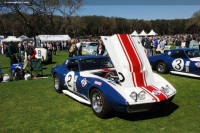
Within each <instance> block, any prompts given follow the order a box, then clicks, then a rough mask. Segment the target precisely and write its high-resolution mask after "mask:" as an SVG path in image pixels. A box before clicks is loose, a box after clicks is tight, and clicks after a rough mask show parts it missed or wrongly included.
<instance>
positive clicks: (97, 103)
mask: <svg viewBox="0 0 200 133" xmlns="http://www.w3.org/2000/svg"><path fill="white" fill-rule="evenodd" d="M92 108H93V109H94V110H95V112H97V113H100V112H101V111H102V108H103V99H102V97H101V95H99V93H94V94H93V96H92Z"/></svg>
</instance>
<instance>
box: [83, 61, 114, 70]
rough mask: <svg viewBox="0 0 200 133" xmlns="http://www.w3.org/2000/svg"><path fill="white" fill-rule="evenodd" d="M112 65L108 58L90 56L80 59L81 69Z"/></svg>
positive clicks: (111, 66)
mask: <svg viewBox="0 0 200 133" xmlns="http://www.w3.org/2000/svg"><path fill="white" fill-rule="evenodd" d="M113 67H114V65H113V63H112V62H111V60H110V59H109V58H91V59H84V60H80V69H81V71H86V70H95V69H102V68H113Z"/></svg>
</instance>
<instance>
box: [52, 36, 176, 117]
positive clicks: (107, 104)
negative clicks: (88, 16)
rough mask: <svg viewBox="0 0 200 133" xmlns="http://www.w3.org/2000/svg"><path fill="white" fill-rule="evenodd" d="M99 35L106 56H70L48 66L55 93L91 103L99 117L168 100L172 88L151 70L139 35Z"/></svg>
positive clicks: (153, 106)
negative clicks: (59, 62) (61, 61)
mask: <svg viewBox="0 0 200 133" xmlns="http://www.w3.org/2000/svg"><path fill="white" fill-rule="evenodd" d="M101 38H102V40H103V42H104V44H105V46H106V49H107V51H108V53H109V57H107V56H102V55H90V56H75V57H70V58H68V59H67V60H66V61H64V62H63V64H62V65H56V66H54V67H53V68H52V69H51V74H52V76H53V79H54V88H55V91H56V92H58V93H64V94H66V95H68V96H70V97H72V98H74V99H75V100H77V101H79V102H82V103H84V104H87V105H91V108H92V110H93V112H94V114H95V115H96V116H98V117H100V118H107V117H110V116H111V114H112V113H113V111H119V112H125V113H135V112H143V111H150V110H157V109H159V108H162V107H166V105H167V104H168V103H170V102H171V101H172V99H173V98H174V96H175V95H176V89H175V88H174V87H173V86H172V85H171V84H170V83H169V82H168V81H167V80H165V79H164V78H163V77H161V76H160V75H158V74H156V73H153V72H152V69H151V67H150V64H149V62H148V59H147V57H146V54H145V52H144V50H143V49H144V48H143V47H142V45H140V44H139V37H137V38H131V36H130V35H128V34H116V35H113V36H102V37H101ZM133 42H134V43H133Z"/></svg>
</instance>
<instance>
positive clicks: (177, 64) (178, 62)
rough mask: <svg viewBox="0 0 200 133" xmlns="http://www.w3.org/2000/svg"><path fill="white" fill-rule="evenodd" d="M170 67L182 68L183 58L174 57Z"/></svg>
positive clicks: (178, 69)
mask: <svg viewBox="0 0 200 133" xmlns="http://www.w3.org/2000/svg"><path fill="white" fill-rule="evenodd" d="M172 67H173V68H174V69H175V70H176V71H182V70H183V68H184V60H183V59H181V58H178V59H175V60H174V61H173V62H172Z"/></svg>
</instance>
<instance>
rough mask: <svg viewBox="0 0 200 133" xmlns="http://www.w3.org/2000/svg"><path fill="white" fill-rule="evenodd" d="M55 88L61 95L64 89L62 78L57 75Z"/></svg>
mask: <svg viewBox="0 0 200 133" xmlns="http://www.w3.org/2000/svg"><path fill="white" fill-rule="evenodd" d="M54 88H55V90H56V92H58V93H61V92H62V89H63V87H62V85H61V81H60V78H59V76H58V75H57V74H55V75H54Z"/></svg>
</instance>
